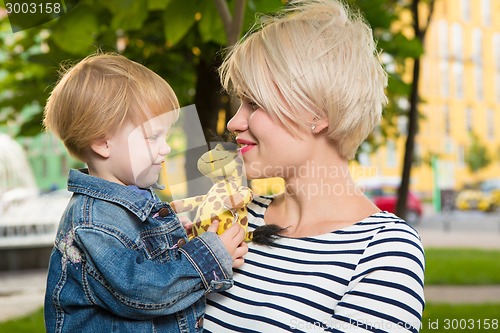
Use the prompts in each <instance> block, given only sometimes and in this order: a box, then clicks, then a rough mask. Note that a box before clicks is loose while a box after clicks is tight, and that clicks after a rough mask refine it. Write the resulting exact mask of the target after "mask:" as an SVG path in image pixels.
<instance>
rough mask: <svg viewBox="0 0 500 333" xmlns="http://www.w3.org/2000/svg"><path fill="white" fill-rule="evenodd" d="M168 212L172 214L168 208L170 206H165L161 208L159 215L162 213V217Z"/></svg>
mask: <svg viewBox="0 0 500 333" xmlns="http://www.w3.org/2000/svg"><path fill="white" fill-rule="evenodd" d="M168 214H170V211H169V210H168V208H165V207H163V208H162V209H160V211H159V212H158V215H160V216H161V217H165V216H167V215H168Z"/></svg>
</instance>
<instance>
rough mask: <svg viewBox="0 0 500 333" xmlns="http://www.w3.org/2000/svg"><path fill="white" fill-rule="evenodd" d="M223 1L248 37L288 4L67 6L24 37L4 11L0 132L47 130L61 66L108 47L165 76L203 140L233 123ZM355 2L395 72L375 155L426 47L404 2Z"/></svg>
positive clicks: (162, 1) (114, 2)
mask: <svg viewBox="0 0 500 333" xmlns="http://www.w3.org/2000/svg"><path fill="white" fill-rule="evenodd" d="M217 2H218V3H219V5H220V4H221V3H224V4H225V5H226V6H227V9H228V11H229V13H232V14H234V11H235V10H236V9H235V8H236V7H238V6H237V5H243V18H244V19H243V24H242V26H241V29H240V31H237V32H236V33H237V35H240V36H241V35H243V34H244V33H246V32H247V31H248V30H249V29H250V28H251V26H252V23H253V22H254V20H255V17H256V15H257V13H271V12H273V11H276V10H277V9H278V8H280V7H282V6H285V5H287V1H284V0H246V1H245V0H221V1H217V0H108V1H97V0H81V1H74V0H73V1H69V0H66V1H63V3H64V5H65V8H66V10H67V13H66V14H65V15H62V16H60V17H59V18H57V19H54V20H52V21H49V22H47V23H44V24H41V25H38V26H36V27H33V28H30V29H26V30H22V31H20V32H17V33H13V32H12V30H11V29H10V26H9V20H8V17H7V16H6V15H5V13H4V14H3V15H2V16H0V17H1V19H0V66H1V67H0V126H2V125H4V126H9V125H10V124H12V123H16V124H18V125H20V126H19V131H18V132H17V133H16V135H19V136H30V135H36V134H38V133H40V131H41V130H42V126H41V119H42V114H43V106H44V104H45V101H46V99H47V97H48V95H49V93H50V91H51V89H52V87H53V86H54V84H55V83H56V81H57V78H58V70H59V68H60V64H61V63H64V64H71V63H74V62H76V61H78V60H80V59H82V58H84V57H85V56H87V55H89V54H92V53H94V52H96V51H97V50H102V51H107V52H118V53H121V54H123V55H124V56H126V57H128V58H130V59H132V60H135V61H137V62H139V63H142V64H144V65H145V66H147V67H149V68H151V69H152V70H154V71H155V72H157V73H158V74H159V75H161V76H162V77H163V78H165V79H166V80H167V81H168V82H169V83H170V84H171V85H172V87H173V89H174V90H175V91H176V93H177V95H178V97H179V101H180V104H181V106H185V105H190V104H196V107H197V110H198V114H199V117H200V120H201V123H202V127H203V129H204V131H205V134H206V135H208V133H210V132H217V122H218V121H219V122H220V120H221V119H220V118H221V117H223V119H222V120H223V121H227V120H228V119H229V117H230V116H231V114H232V111H231V108H230V106H229V101H230V99H229V98H228V97H227V96H225V95H224V93H223V92H222V91H221V87H220V83H219V80H218V76H217V72H216V68H217V66H218V65H219V64H220V61H221V57H222V55H223V53H224V49H225V48H226V47H227V46H228V37H227V31H225V27H224V23H223V19H222V16H221V15H220V11H218V8H217V4H216V3H217ZM349 2H350V3H351V4H353V5H354V6H356V7H358V8H359V9H360V11H361V12H363V14H364V15H365V17H366V18H367V20H368V21H369V23H370V25H371V26H372V28H373V32H374V35H375V38H376V39H377V40H378V47H379V49H380V50H381V52H383V53H382V54H381V58H382V60H383V62H384V64H385V66H386V69H387V71H388V73H389V74H390V76H389V86H388V95H389V99H390V103H389V105H388V106H387V108H386V110H385V117H384V124H383V126H381V128H380V131H377V132H376V135H375V136H373V137H372V138H370V140H369V143H370V144H369V145H364V146H363V147H365V149H369V150H372V151H373V150H375V149H376V148H377V147H378V146H379V145H381V144H383V142H384V141H385V140H384V138H386V137H387V136H395V135H398V133H397V126H396V119H397V117H396V116H399V115H403V116H404V115H405V113H406V112H407V107H406V106H405V104H404V103H401V101H402V100H406V99H407V96H408V94H409V85H408V84H406V83H405V82H403V80H402V75H403V73H404V72H405V59H407V58H412V57H418V56H419V55H420V54H421V53H422V47H421V44H420V42H419V41H418V40H417V39H411V38H407V37H406V36H405V35H404V34H403V32H404V29H405V26H404V25H402V24H401V23H398V24H396V22H397V21H398V18H399V17H400V16H401V10H404V9H405V7H404V6H403V5H404V3H405V1H396V0H350V1H349ZM4 8H5V7H4ZM17 23H18V24H20V25H21V28H22V25H23V24H25V25H26V26H27V27H29V26H30V24H32V19H30V17H29V15H26V16H25V22H24V23H23V21H22V19H21V20H20V21H19V20H18V22H17ZM226 28H227V27H226ZM234 28H235V29H238V27H234ZM221 110H222V111H226V110H227V114H226V112H223V113H221ZM233 112H234V111H233ZM220 131H221V130H220V126H219V132H220ZM219 134H220V133H219ZM380 134H381V135H380Z"/></svg>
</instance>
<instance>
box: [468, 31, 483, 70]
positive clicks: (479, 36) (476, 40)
mask: <svg viewBox="0 0 500 333" xmlns="http://www.w3.org/2000/svg"><path fill="white" fill-rule="evenodd" d="M471 60H472V61H473V62H474V63H476V64H481V63H482V62H483V32H482V31H481V29H479V28H475V29H474V30H472V59H471Z"/></svg>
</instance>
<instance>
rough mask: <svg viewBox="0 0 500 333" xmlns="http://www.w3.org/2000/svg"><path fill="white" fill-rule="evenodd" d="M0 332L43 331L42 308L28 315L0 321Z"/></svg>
mask: <svg viewBox="0 0 500 333" xmlns="http://www.w3.org/2000/svg"><path fill="white" fill-rule="evenodd" d="M0 332H2V333H45V326H44V324H43V310H42V309H40V310H38V311H36V312H35V313H32V314H30V315H28V316H25V317H21V318H17V319H14V320H9V321H6V322H3V323H0Z"/></svg>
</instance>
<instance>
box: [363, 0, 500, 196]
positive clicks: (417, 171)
mask: <svg viewBox="0 0 500 333" xmlns="http://www.w3.org/2000/svg"><path fill="white" fill-rule="evenodd" d="M424 50H425V51H424V52H425V53H424V55H423V57H422V60H421V73H420V75H421V77H420V87H419V89H420V96H421V100H422V102H421V104H420V106H419V111H420V114H421V115H422V116H423V117H422V118H421V120H420V123H419V133H418V135H417V138H416V151H415V153H416V159H417V163H415V167H414V168H413V170H412V179H411V189H413V190H414V191H419V192H425V193H430V192H431V191H432V188H433V184H434V183H437V184H438V186H439V188H440V189H456V190H458V189H460V188H462V187H463V186H464V185H466V184H470V183H474V182H477V181H481V180H484V179H488V178H495V177H497V178H500V131H497V129H498V128H500V0H477V1H476V0H474V1H473V0H436V3H435V8H434V13H433V16H432V20H431V23H430V26H429V29H428V31H427V35H426V38H425V45H424ZM409 76H411V75H409ZM408 80H411V77H408ZM406 126H407V124H406V119H400V121H399V130H400V132H401V133H402V134H403V135H402V137H401V138H398V139H393V140H389V142H388V144H387V146H386V147H382V148H380V149H379V150H378V151H377V152H376V153H374V154H373V155H370V156H363V158H362V160H361V164H362V165H366V166H371V170H370V171H369V172H366V171H363V170H361V171H358V173H361V174H360V177H358V178H364V177H365V176H376V175H384V176H399V175H400V174H401V170H402V161H403V154H404V149H405V148H404V145H405V140H406V138H405V134H406ZM473 135H475V136H476V137H477V142H478V144H479V145H480V146H482V147H484V148H486V151H487V155H488V156H489V158H490V159H491V162H490V163H489V165H488V166H486V167H484V168H481V169H480V170H477V171H476V172H472V171H470V170H469V167H468V165H467V163H466V156H467V154H468V153H469V150H470V147H471V144H472V140H471V138H472V136H473ZM432 156H434V157H435V162H436V163H435V165H434V166H435V169H434V170H436V171H435V172H434V173H433V168H432V167H431V164H430V163H429V162H430V160H431V157H432ZM374 167H375V169H374ZM355 176H356V175H355ZM434 177H436V178H434Z"/></svg>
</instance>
